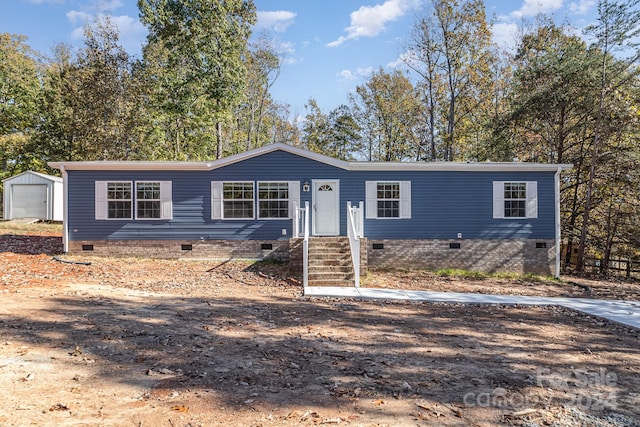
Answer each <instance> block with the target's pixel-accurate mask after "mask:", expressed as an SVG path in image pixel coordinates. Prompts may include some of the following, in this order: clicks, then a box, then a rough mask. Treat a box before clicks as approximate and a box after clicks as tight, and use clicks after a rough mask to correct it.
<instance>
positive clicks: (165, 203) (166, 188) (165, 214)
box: [160, 181, 173, 219]
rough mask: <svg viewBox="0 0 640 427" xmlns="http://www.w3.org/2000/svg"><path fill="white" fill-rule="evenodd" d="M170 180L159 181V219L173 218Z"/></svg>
mask: <svg viewBox="0 0 640 427" xmlns="http://www.w3.org/2000/svg"><path fill="white" fill-rule="evenodd" d="M172 200H173V197H172V191H171V181H160V219H171V218H173V207H172V204H173V201H172Z"/></svg>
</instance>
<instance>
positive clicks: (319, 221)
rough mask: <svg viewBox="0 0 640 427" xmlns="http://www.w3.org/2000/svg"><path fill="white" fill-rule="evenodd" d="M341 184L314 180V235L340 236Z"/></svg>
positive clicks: (333, 181) (332, 181)
mask: <svg viewBox="0 0 640 427" xmlns="http://www.w3.org/2000/svg"><path fill="white" fill-rule="evenodd" d="M339 184H340V182H339V181H338V180H335V179H333V180H324V179H323V180H313V234H314V235H315V236H338V235H339V234H340V185H339Z"/></svg>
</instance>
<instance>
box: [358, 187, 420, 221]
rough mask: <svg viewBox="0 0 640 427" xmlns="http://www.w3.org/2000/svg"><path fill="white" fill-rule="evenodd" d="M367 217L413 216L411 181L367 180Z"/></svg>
mask: <svg viewBox="0 0 640 427" xmlns="http://www.w3.org/2000/svg"><path fill="white" fill-rule="evenodd" d="M365 191H366V217H367V218H411V182H410V181H367V182H366V183H365Z"/></svg>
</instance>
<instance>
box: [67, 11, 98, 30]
mask: <svg viewBox="0 0 640 427" xmlns="http://www.w3.org/2000/svg"><path fill="white" fill-rule="evenodd" d="M67 19H68V20H69V22H71V24H72V25H81V26H82V25H84V24H86V23H88V22H91V21H93V20H94V15H92V14H90V13H87V12H80V11H78V10H70V11H69V12H67Z"/></svg>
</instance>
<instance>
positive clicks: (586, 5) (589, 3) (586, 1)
mask: <svg viewBox="0 0 640 427" xmlns="http://www.w3.org/2000/svg"><path fill="white" fill-rule="evenodd" d="M595 4H596V2H595V0H580V1H578V2H573V3H569V11H570V12H571V13H575V14H577V15H586V14H587V13H589V11H590V10H591V8H593V6H595Z"/></svg>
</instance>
